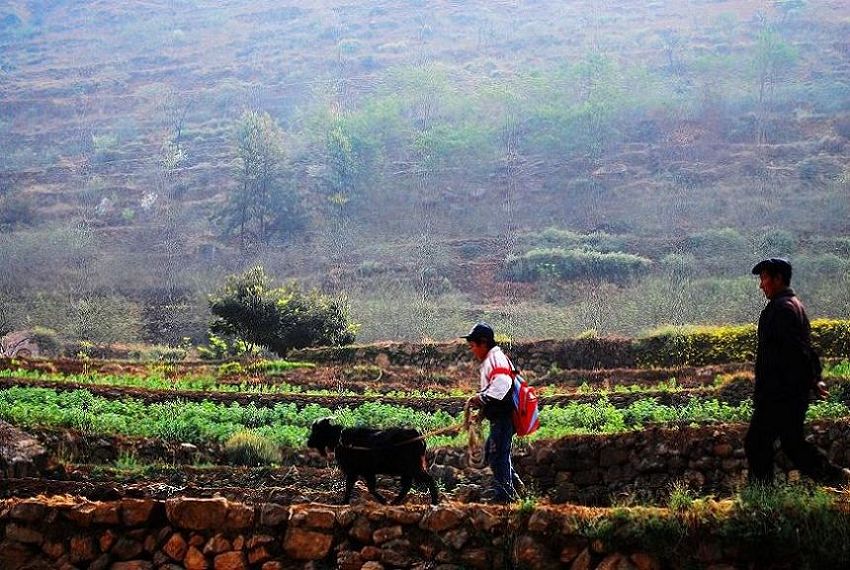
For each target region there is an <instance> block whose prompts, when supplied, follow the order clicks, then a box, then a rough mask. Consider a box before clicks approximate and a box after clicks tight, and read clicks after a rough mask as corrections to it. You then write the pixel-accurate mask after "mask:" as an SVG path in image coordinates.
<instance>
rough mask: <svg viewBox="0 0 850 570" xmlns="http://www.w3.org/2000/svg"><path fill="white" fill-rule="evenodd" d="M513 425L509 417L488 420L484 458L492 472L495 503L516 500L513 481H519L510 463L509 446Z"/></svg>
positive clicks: (512, 434) (511, 439) (512, 435)
mask: <svg viewBox="0 0 850 570" xmlns="http://www.w3.org/2000/svg"><path fill="white" fill-rule="evenodd" d="M513 437H514V424H513V421H511V416H509V415H505V416H499V417H496V418H491V419H490V435H489V436H488V437H487V444H486V447H485V456H486V458H487V464H488V465H489V466H490V470H491V471H493V498H494V499H495V500H497V501H512V500H513V499H515V498H516V494H515V492H514V479H515V478H516V479H519V478H518V477H517V475H516V473H515V472H514V467H513V463H512V462H511V446H512V441H513Z"/></svg>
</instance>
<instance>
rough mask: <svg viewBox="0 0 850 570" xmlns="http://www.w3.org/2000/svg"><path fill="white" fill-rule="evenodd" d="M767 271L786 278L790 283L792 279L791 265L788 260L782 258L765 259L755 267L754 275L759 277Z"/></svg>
mask: <svg viewBox="0 0 850 570" xmlns="http://www.w3.org/2000/svg"><path fill="white" fill-rule="evenodd" d="M765 270H767V271H769V272H771V273H778V274H779V275H783V276H785V277H786V280H789V281H790V279H791V264H790V263H789V262H788V260H787V259H782V258H781V257H771V258H769V259H763V260H761V261H759V262H758V263H756V264H755V265H754V266H753V275H759V274H760V273H761V272H762V271H765Z"/></svg>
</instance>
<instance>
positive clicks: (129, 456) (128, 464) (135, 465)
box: [114, 451, 142, 471]
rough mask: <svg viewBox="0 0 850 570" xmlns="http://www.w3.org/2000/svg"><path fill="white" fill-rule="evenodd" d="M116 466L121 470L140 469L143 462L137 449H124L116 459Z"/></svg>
mask: <svg viewBox="0 0 850 570" xmlns="http://www.w3.org/2000/svg"><path fill="white" fill-rule="evenodd" d="M114 467H115V469H118V470H119V471H139V470H141V469H142V462H141V461H139V458H138V456H137V455H136V452H135V451H122V452H121V453H119V454H118V458H117V459H115V463H114Z"/></svg>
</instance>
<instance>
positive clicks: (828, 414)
mask: <svg viewBox="0 0 850 570" xmlns="http://www.w3.org/2000/svg"><path fill="white" fill-rule="evenodd" d="M751 412H752V408H751V404H750V403H749V402H742V403H741V404H738V405H731V404H727V403H724V402H719V401H717V400H701V399H697V398H692V399H691V400H689V401H688V403H687V404H685V405H684V406H678V407H676V406H668V405H664V404H660V403H658V401H657V400H655V399H652V398H646V399H641V400H638V401H635V402H633V403H631V404H629V405H628V406H626V407H623V408H617V407H616V406H614V405H613V404H612V403H611V402H609V401H608V400H607V398H605V397H603V398H600V399H599V400H598V401H597V402H594V403H576V402H571V403H569V404H567V405H564V406H551V407H545V408H544V409H542V410H541V416H542V420H541V428H540V430H539V431H538V432H537V433H535V434H534V435H533V436H532V438H530V439H551V438H558V437H563V436H566V435H573V434H588V433H617V432H623V431H628V430H635V429H641V428H642V427H643V426H644V425H646V424H649V423H659V422H660V423H665V422H688V423H690V422H741V421H746V420H747V419H748V418H749V416H750V414H751ZM848 415H850V410H848V408H847V406H845V405H844V404H841V403H837V402H819V403H816V404H814V405H812V406H811V408H810V409H809V416H808V417H809V419H820V418H835V417H845V416H848ZM325 416H334V417H336V419H337V421H339V422H340V423H342V424H343V425H347V426H353V425H363V426H372V427H377V428H382V427H392V426H410V427H415V428H417V429H420V430H422V431H424V432H429V431H432V430H437V429H441V428H445V427H448V426H451V425H453V424H459V423H460V420H461V417H460V415H457V416H453V415H451V414H448V413H445V412H442V411H435V412H433V413H428V412H422V411H416V410H413V409H411V408H408V407H404V406H395V405H390V404H383V403H377V402H370V403H367V404H363V405H361V406H358V407H354V408H342V409H340V410H336V411H332V410H330V409H328V408H325V407H322V406H318V405H315V404H309V405H306V406H301V407H299V406H297V405H296V404H278V405H276V406H274V407H271V408H265V407H256V406H254V405H253V404H249V405H247V406H242V405H239V404H237V403H234V404H230V405H223V404H215V403H212V402H200V403H195V402H182V401H175V402H167V403H157V404H145V403H143V402H141V401H139V400H135V399H132V398H128V399H125V400H110V399H107V398H101V397H97V396H94V395H92V394H91V393H90V392H88V391H86V390H75V391H69V392H56V391H53V390H50V389H46V388H18V387H14V388H9V389H8V390H3V391H0V418H2V419H4V420H6V421H9V422H11V423H12V424H14V425H17V426H20V427H23V428H35V427H59V428H72V429H77V430H81V431H83V432H87V433H93V434H103V435H109V434H120V435H127V436H141V437H157V438H162V439H166V440H172V441H184V442H193V443H203V442H210V441H212V442H222V441H225V440H226V439H228V438H229V437H231V436H233V435H234V434H236V433H238V432H241V431H244V430H252V431H255V432H257V433H259V434H261V435H263V436H264V437H267V438H269V439H270V440H272V441H274V442H275V443H276V444H277V445H281V446H284V447H293V448H299V447H303V445H304V442H305V441H306V438H307V434H308V431H309V426H310V424H311V423H312V422H313V421H314V420H315V419H317V418H320V417H325ZM462 442H463V436H462V435H459V436H456V437H454V438H452V437H446V436H442V437H438V438H433V439H432V440H431V442H430V443H431V445H458V444H461V443H462Z"/></svg>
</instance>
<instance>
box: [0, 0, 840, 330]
mask: <svg viewBox="0 0 850 570" xmlns="http://www.w3.org/2000/svg"><path fill="white" fill-rule="evenodd" d="M848 38H850V9H848V7H847V5H846V3H844V2H842V1H840V0H830V1H823V2H803V1H776V2H753V1H743V0H729V1H709V0H699V1H697V0H692V1H673V0H668V1H663V0H661V1H655V2H643V1H638V0H629V1H627V2H618V3H616V4H612V3H604V2H595V1H587V2H570V3H563V2H557V1H555V0H536V1H534V0H529V1H524V2H499V3H493V2H484V1H478V0H476V1H472V2H464V3H453V2H429V1H421V0H410V1H407V2H380V3H376V2H369V3H365V2H364V3H359V4H342V3H334V2H311V3H309V5H301V4H293V5H290V6H283V5H282V4H281V3H279V2H266V1H261V2H248V1H242V0H239V1H236V2H229V3H226V4H222V3H219V2H203V1H189V0H187V1H150V2H144V3H130V4H122V3H116V2H108V1H93V2H86V3H79V2H70V1H62V0H57V1H49V2H34V1H31V2H23V1H15V0H13V1H11V2H8V3H6V4H5V5H4V7H2V8H0V77H2V81H0V101H2V105H0V227H2V230H0V253H2V256H0V332H6V331H7V330H11V329H14V328H20V327H24V326H33V325H43V326H49V327H52V328H56V329H58V330H59V331H60V332H62V333H63V334H64V335H65V336H68V337H70V338H89V339H91V340H96V341H109V340H140V339H141V340H146V341H151V342H170V343H174V342H177V341H179V339H180V338H182V337H184V336H189V337H192V338H193V339H194V340H196V341H198V340H201V339H202V338H203V334H204V332H205V323H206V320H207V309H206V303H205V294H206V293H208V292H209V291H210V290H212V289H214V288H215V287H216V286H218V285H219V284H220V282H221V279H222V277H223V276H224V275H226V274H228V273H232V272H235V271H239V270H241V269H243V268H245V267H248V266H250V265H254V264H257V263H262V264H264V265H265V266H266V268H267V269H268V270H269V272H271V273H273V274H275V275H276V276H278V277H279V278H281V279H283V278H299V279H301V280H304V281H305V282H307V283H309V284H311V285H316V286H319V287H321V288H322V289H324V290H325V291H328V292H332V293H335V294H342V295H345V296H346V297H347V298H348V299H349V301H350V303H351V309H352V313H353V316H354V318H355V320H356V321H358V322H359V323H360V324H361V331H360V338H361V339H362V340H374V339H414V340H421V339H423V338H434V339H442V338H449V337H452V336H455V335H456V333H457V331H458V330H464V329H466V328H467V326H468V322H469V321H471V320H475V319H478V318H482V317H484V318H488V319H490V320H493V321H494V322H495V324H496V325H497V326H498V327H499V328H500V329H502V330H506V331H508V332H509V333H510V334H512V335H513V336H516V337H541V336H565V335H569V334H577V333H580V332H583V331H589V330H593V331H596V332H598V333H602V334H610V333H629V334H634V333H638V332H642V331H645V330H647V329H651V328H654V327H657V326H660V325H664V324H677V325H678V324H687V323H717V322H744V321H751V320H752V319H753V318H755V315H756V314H757V310H758V307H759V306H760V304H761V302H762V301H761V299H760V294H759V292H758V290H757V287H756V285H755V284H754V283H753V282H752V281H751V280H750V279H749V277H748V270H749V268H750V267H751V265H752V263H753V262H754V260H756V259H757V258H759V257H761V256H766V255H787V256H790V257H791V259H792V261H793V262H794V264H795V269H796V270H797V273H796V275H798V277H795V285H797V284H799V288H800V289H801V291H802V295H803V298H804V300H805V301H806V302H807V304H808V305H809V307H810V309H811V310H812V313H813V315H817V316H838V317H842V316H843V317H846V316H847V315H848V313H850V227H849V226H848V223H847V220H848V219H850V194H848V191H850V186H848V184H850V182H848V167H847V165H848V156H850V143H848V140H850V88H849V87H850V41H848ZM246 109H250V110H254V111H257V112H267V113H269V115H270V116H271V117H272V118H273V119H274V120H275V121H276V122H277V124H278V125H279V126H280V129H281V132H282V141H283V145H282V146H283V148H284V150H285V155H286V160H285V167H284V168H283V169H282V171H283V174H282V175H281V178H282V180H284V185H285V187H286V192H287V194H286V195H287V196H289V197H290V199H291V200H292V201H294V202H297V203H298V204H299V207H300V208H302V209H303V212H304V216H305V220H306V221H305V223H304V225H303V227H302V228H300V229H299V230H298V231H294V230H293V232H292V233H291V234H287V235H281V236H276V237H275V238H274V239H271V240H269V242H268V243H254V242H252V243H248V244H247V245H246V243H245V240H244V239H240V236H237V235H234V234H232V233H231V234H227V233H226V232H225V227H224V225H223V223H222V221H221V220H220V219H219V218H217V217H216V214H219V213H221V211H222V210H223V208H224V204H225V203H227V201H228V199H229V196H232V195H233V194H234V192H237V191H238V188H239V182H238V178H237V174H238V167H239V158H238V155H237V144H236V139H235V136H234V132H235V131H236V128H237V125H238V124H239V121H240V118H241V117H244V115H243V113H244V112H245V110H246ZM243 237H244V236H243ZM249 241H250V240H249ZM261 241H262V240H261ZM534 250H537V252H538V253H537V255H536V256H535V255H532V253H533V252H534ZM541 251H542V252H543V253H542V254H541V253H540V252H541ZM553 252H554V253H553ZM577 252H578V253H577ZM579 254H581V255H585V257H581V255H579ZM613 254H622V255H624V256H631V257H622V256H621V257H616V258H615V257H611V255H613ZM588 255H589V256H590V257H587V256H588ZM577 256H579V257H577ZM605 256H608V257H605ZM579 258H580V260H584V259H585V258H587V259H589V261H587V263H588V264H591V265H592V264H593V263H597V265H592V267H601V269H591V270H579V271H574V270H571V269H569V267H571V266H570V264H573V265H575V264H576V263H577V262H576V259H579ZM599 260H601V261H599ZM624 264H625V265H624ZM627 264H631V265H627ZM624 268H625V269H624Z"/></svg>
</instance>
